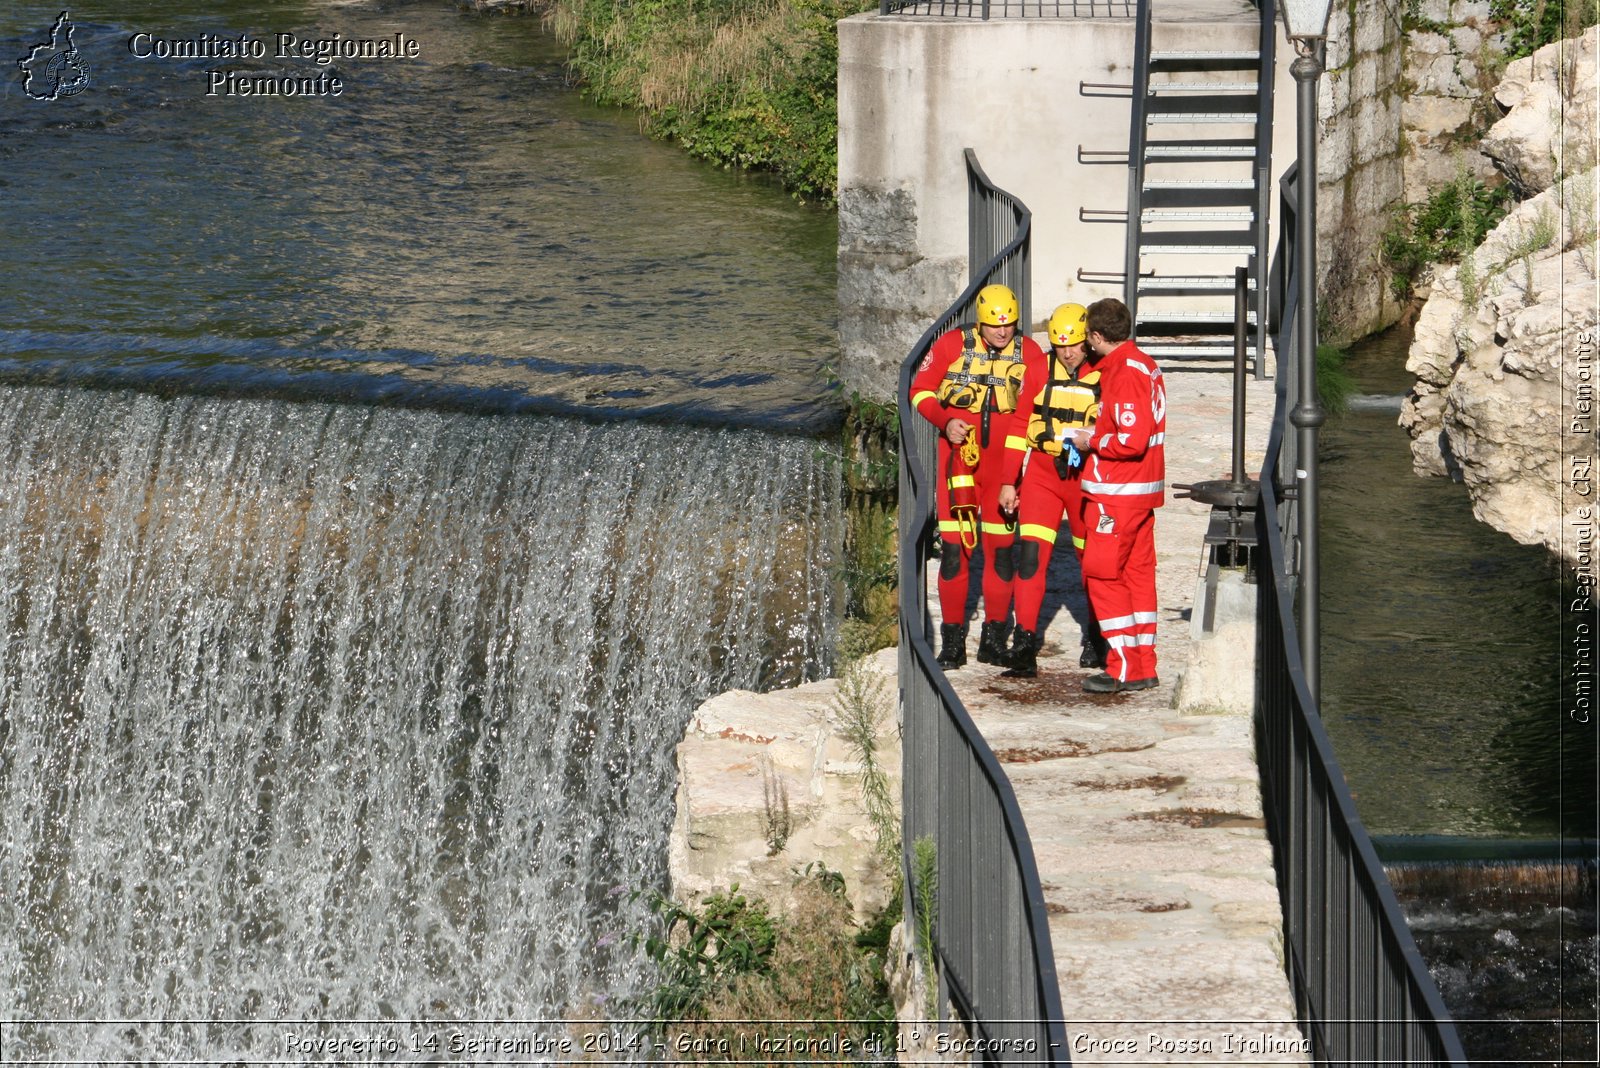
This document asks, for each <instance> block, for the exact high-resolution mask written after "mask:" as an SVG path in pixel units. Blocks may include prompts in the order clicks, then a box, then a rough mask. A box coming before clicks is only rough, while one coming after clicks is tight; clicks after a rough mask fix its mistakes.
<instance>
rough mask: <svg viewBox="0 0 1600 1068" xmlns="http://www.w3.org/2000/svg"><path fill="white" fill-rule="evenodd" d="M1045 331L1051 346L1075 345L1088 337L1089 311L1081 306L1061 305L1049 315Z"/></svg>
mask: <svg viewBox="0 0 1600 1068" xmlns="http://www.w3.org/2000/svg"><path fill="white" fill-rule="evenodd" d="M1045 330H1046V332H1047V333H1049V335H1050V344H1052V345H1076V344H1077V343H1078V342H1080V341H1082V340H1083V339H1084V338H1086V337H1088V336H1089V309H1088V308H1085V307H1084V306H1083V305H1082V304H1063V305H1061V307H1059V308H1057V309H1056V310H1055V311H1053V312H1051V313H1050V324H1049V325H1048V326H1046V327H1045Z"/></svg>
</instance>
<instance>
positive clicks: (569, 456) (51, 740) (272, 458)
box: [0, 387, 842, 1061]
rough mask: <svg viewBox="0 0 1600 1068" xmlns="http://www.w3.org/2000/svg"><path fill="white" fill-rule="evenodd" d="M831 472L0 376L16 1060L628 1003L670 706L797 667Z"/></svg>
mask: <svg viewBox="0 0 1600 1068" xmlns="http://www.w3.org/2000/svg"><path fill="white" fill-rule="evenodd" d="M837 486H838V473H837V471H836V470H834V469H833V468H832V467H831V466H830V465H829V464H828V463H827V462H826V461H825V460H824V459H822V458H821V457H820V456H819V455H818V450H817V449H816V446H815V443H814V442H811V441H807V440H803V439H796V438H784V437H776V436H772V435H769V434H765V433H762V432H758V431H752V430H737V429H723V430H701V429H692V428H685V427H678V426H665V425H650V424H640V423H613V424H604V425H596V424H588V423H584V422H580V421H571V420H563V419H557V418H543V417H512V416H481V415H479V416H474V415H465V414H450V413H440V412H429V411H411V410H401V409H384V408H360V407H348V406H339V405H330V404H320V403H288V402H259V401H241V400H224V399H212V398H194V397H179V398H161V397H154V396H149V395H143V394H136V393H125V392H110V391H107V392H99V391H87V390H67V389H49V388H33V387H25V388H6V389H0V627H3V629H0V881H3V889H0V1019H3V1020H7V1021H11V1022H10V1023H7V1024H6V1025H5V1027H4V1032H5V1033H4V1036H3V1041H4V1045H5V1053H6V1056H7V1058H8V1059H15V1058H22V1057H37V1056H72V1057H74V1058H79V1059H96V1058H103V1059H108V1060H115V1061H122V1060H128V1059H131V1058H134V1057H139V1058H150V1059H156V1058H164V1057H180V1056H181V1057H191V1058H192V1057H201V1058H204V1057H212V1056H215V1057H222V1056H244V1055H251V1056H255V1057H263V1056H266V1057H271V1056H279V1055H281V1054H282V1053H283V1052H284V1051H283V1050H282V1049H281V1048H279V1047H277V1046H275V1045H273V1043H276V1042H278V1041H280V1037H281V1035H280V1033H281V1032H283V1030H284V1026H283V1024H282V1023H281V1022H280V1023H278V1024H276V1025H274V1026H272V1027H268V1026H266V1025H265V1024H264V1023H262V1022H261V1021H332V1020H341V1019H342V1020H367V1021H382V1020H395V1021H407V1020H419V1019H441V1020H451V1019H454V1020H471V1019H479V1020H483V1019H497V1018H536V1017H548V1018H567V1017H573V1016H581V1015H585V1014H587V1015H591V1016H593V1015H604V1014H605V1013H606V1012H607V1011H615V1010H616V1009H617V1008H618V1007H619V1006H620V1005H622V1004H623V1003H624V1002H625V1000H626V999H627V998H628V997H630V996H633V995H636V994H638V993H639V992H640V991H641V990H642V989H643V988H644V987H645V985H646V984H647V983H648V982H649V978H650V973H649V968H648V962H647V961H645V960H644V959H643V958H642V954H641V953H640V952H639V951H638V950H637V948H636V947H635V946H634V945H633V943H632V942H631V940H630V936H631V935H632V934H633V933H634V932H637V931H641V930H643V929H645V927H646V926H647V923H648V919H649V915H648V904H647V902H646V901H645V900H644V899H643V898H641V897H639V896H638V895H637V894H635V893H634V891H637V890H641V889H647V888H660V887H661V886H662V884H663V881H664V867H665V862H664V853H665V841H666V835H667V831H668V828H669V827H670V825H671V822H672V819H673V814H674V813H673V789H674V784H675V778H676V774H675V768H674V761H673V746H674V744H675V743H676V742H677V740H678V739H679V738H680V737H681V736H682V731H683V727H684V724H685V722H686V720H687V718H688V715H689V713H690V712H691V711H692V709H693V708H694V706H695V704H696V703H697V702H698V701H700V700H703V699H704V698H705V697H707V696H709V695H710V694H712V693H714V692H717V691H718V690H721V689H725V688H729V687H735V686H738V687H747V688H761V687H770V686H774V685H780V684H789V683H794V682H799V681H802V680H804V679H807V678H812V677H816V676H817V675H818V674H820V668H821V666H822V665H823V662H824V660H825V658H826V652H825V650H826V648H827V641H828V638H829V636H830V634H829V630H830V617H831V613H832V607H833V604H834V595H833V592H832V583H831V579H830V577H829V567H830V564H831V557H832V555H833V553H834V552H835V551H836V550H835V546H836V545H837V544H838V542H839V540H840V531H841V522H842V521H841V517H840V514H839V508H838V504H837V500H838V496H839V494H838V489H837ZM52 1020H60V1021H77V1022H73V1023H66V1022H63V1023H53V1024H52V1023H48V1022H46V1021H52ZM16 1021H35V1022H33V1023H26V1022H24V1023H21V1024H19V1023H17V1022H16ZM130 1021H131V1022H130ZM149 1021H167V1022H166V1023H164V1024H161V1025H159V1026H158V1025H155V1024H153V1023H149ZM178 1021H209V1023H207V1024H201V1023H194V1024H182V1023H179V1022H178ZM141 1022H142V1023H141ZM347 1059H348V1058H347Z"/></svg>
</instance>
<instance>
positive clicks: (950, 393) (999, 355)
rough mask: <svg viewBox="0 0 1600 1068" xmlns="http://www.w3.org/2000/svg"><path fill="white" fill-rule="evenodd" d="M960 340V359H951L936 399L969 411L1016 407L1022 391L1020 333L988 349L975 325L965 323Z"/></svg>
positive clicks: (1006, 410)
mask: <svg viewBox="0 0 1600 1068" xmlns="http://www.w3.org/2000/svg"><path fill="white" fill-rule="evenodd" d="M961 342H962V346H961V359H959V360H954V361H952V362H951V364H950V369H949V370H948V371H946V372H945V373H944V380H943V381H942V382H940V383H939V388H938V390H937V391H936V394H935V395H936V396H937V397H938V398H939V403H941V404H943V405H944V406H945V407H946V408H964V409H966V410H967V411H969V412H977V411H982V410H984V409H985V408H987V409H988V410H989V411H995V412H1014V411H1016V410H1017V398H1018V397H1019V396H1020V395H1021V393H1022V374H1023V364H1022V334H1021V333H1020V332H1018V333H1017V335H1016V336H1014V337H1013V338H1012V339H1011V343H1010V344H1009V345H1007V346H1006V347H1005V348H1003V349H1001V350H1000V351H999V352H990V351H989V347H988V346H987V345H985V344H984V343H983V338H982V337H981V336H980V335H979V333H978V328H977V327H976V326H967V327H962V333H961Z"/></svg>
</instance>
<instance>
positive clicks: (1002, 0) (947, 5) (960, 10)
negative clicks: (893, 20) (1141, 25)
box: [878, 0, 1138, 19]
mask: <svg viewBox="0 0 1600 1068" xmlns="http://www.w3.org/2000/svg"><path fill="white" fill-rule="evenodd" d="M1137 2H1138V0H878V14H880V15H932V16H935V17H937V18H947V19H990V18H996V19H1129V18H1132V17H1133V12H1134V7H1135V5H1136V4H1137Z"/></svg>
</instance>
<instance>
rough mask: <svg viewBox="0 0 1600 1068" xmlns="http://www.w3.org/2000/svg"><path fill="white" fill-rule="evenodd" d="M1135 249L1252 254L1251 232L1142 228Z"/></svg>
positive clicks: (1154, 251) (1253, 252)
mask: <svg viewBox="0 0 1600 1068" xmlns="http://www.w3.org/2000/svg"><path fill="white" fill-rule="evenodd" d="M1139 250H1140V251H1141V252H1144V253H1147V254H1148V253H1162V252H1180V253H1202V254H1206V255H1212V256H1223V255H1230V256H1232V255H1237V256H1251V255H1254V254H1255V251H1256V243H1255V235H1253V234H1252V233H1250V232H1249V231H1248V230H1237V231H1220V232H1219V231H1216V230H1169V231H1166V232H1164V233H1151V232H1149V231H1143V232H1141V233H1140V234H1139Z"/></svg>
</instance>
